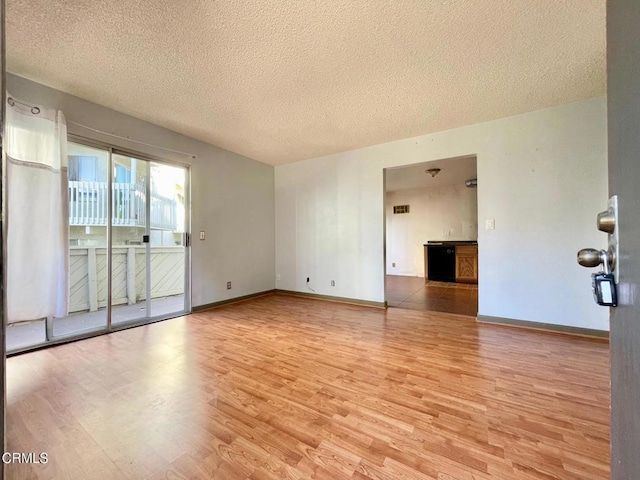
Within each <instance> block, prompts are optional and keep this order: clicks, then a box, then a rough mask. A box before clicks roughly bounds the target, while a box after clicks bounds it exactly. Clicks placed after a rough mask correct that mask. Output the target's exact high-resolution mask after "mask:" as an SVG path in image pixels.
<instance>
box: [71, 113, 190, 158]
mask: <svg viewBox="0 0 640 480" xmlns="http://www.w3.org/2000/svg"><path fill="white" fill-rule="evenodd" d="M67 123H72V124H73V125H76V126H77V127H81V128H86V129H87V130H91V131H92V132H95V133H99V134H101V135H107V136H109V137H114V138H119V139H121V140H126V141H127V142H133V143H137V144H139V145H145V146H147V147H151V148H156V149H158V150H164V151H165V152H171V153H177V154H178V155H185V156H187V157H191V158H196V156H195V155H193V154H191V153H186V152H181V151H179V150H172V149H171V148H165V147H159V146H158V145H153V144H151V143H146V142H141V141H140V140H134V139H133V138H129V137H123V136H122V135H116V134H115V133H109V132H104V131H102V130H98V129H97V128H92V127H89V126H87V125H83V124H82V123H78V122H72V121H70V120H69V121H67Z"/></svg>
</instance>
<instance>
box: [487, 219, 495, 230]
mask: <svg viewBox="0 0 640 480" xmlns="http://www.w3.org/2000/svg"><path fill="white" fill-rule="evenodd" d="M485 228H486V229H487V230H495V228H496V221H495V219H494V218H489V219H487V220H486V221H485Z"/></svg>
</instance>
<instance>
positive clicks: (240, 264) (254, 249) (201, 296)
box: [7, 74, 275, 306]
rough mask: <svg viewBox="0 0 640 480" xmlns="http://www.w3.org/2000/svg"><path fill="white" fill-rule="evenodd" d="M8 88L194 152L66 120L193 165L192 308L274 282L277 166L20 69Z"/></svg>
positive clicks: (91, 122) (97, 123)
mask: <svg viewBox="0 0 640 480" xmlns="http://www.w3.org/2000/svg"><path fill="white" fill-rule="evenodd" d="M7 91H8V92H9V93H10V94H11V95H14V96H15V97H17V98H19V99H22V100H25V101H28V102H33V103H37V104H40V105H44V106H46V107H49V108H58V109H60V110H62V111H63V112H64V114H65V116H66V118H67V122H77V123H80V124H83V125H86V126H89V127H91V128H94V129H97V130H100V131H103V132H109V133H112V134H115V135H119V136H123V137H130V138H132V139H135V140H138V141H141V142H145V143H148V144H150V145H154V146H158V147H164V148H168V149H171V150H176V151H178V152H185V153H189V154H192V155H195V158H191V157H190V156H185V155H182V154H178V153H171V152H167V151H165V150H160V149H157V148H152V147H149V146H145V145H141V144H140V143H136V142H129V141H127V140H123V139H118V138H115V137H112V136H108V135H103V134H99V133H96V132H93V131H91V130H87V129H84V128H80V127H78V126H76V125H74V124H73V123H69V125H68V131H69V133H71V134H77V135H82V136H84V137H87V138H90V139H93V140H98V141H103V142H106V143H110V144H113V145H115V146H119V147H122V148H128V149H131V150H134V151H138V152H141V153H146V154H150V155H155V156H157V157H161V158H164V159H166V160H170V161H174V162H179V163H182V164H187V165H190V166H191V205H192V211H191V221H192V227H191V228H192V232H194V235H193V248H192V303H193V306H199V305H206V304H208V303H213V302H217V301H220V300H225V299H228V298H234V297H239V296H242V295H249V294H251V293H257V292H262V291H265V290H271V289H273V288H274V281H275V272H274V263H275V262H274V242H275V233H274V190H273V188H274V187H273V184H274V171H273V167H272V166H270V165H266V164H263V163H260V162H256V161H254V160H251V159H248V158H246V157H243V156H241V155H238V154H235V153H232V152H229V151H226V150H222V149H220V148H217V147H214V146H212V145H209V144H206V143H203V142H200V141H197V140H194V139H191V138H189V137H186V136H184V135H180V134H178V133H175V132H172V131H170V130H167V129H165V128H161V127H158V126H156V125H152V124H150V123H147V122H143V121H141V120H138V119H136V118H133V117H130V116H127V115H124V114H122V113H119V112H116V111H114V110H110V109H108V108H105V107H102V106H100V105H96V104H94V103H91V102H87V101H85V100H81V99H79V98H77V97H73V96H71V95H67V94H65V93H63V92H60V91H58V90H54V89H51V88H48V87H45V86H43V85H40V84H37V83H34V82H31V81H29V80H26V79H24V78H21V77H17V76H15V75H11V74H9V75H7ZM194 101H197V99H195V98H194ZM211 128H215V125H212V126H211ZM8 188H11V186H10V185H9V186H8ZM200 230H204V231H205V232H206V240H204V241H200V240H198V235H197V234H198V232H199V231H200ZM227 281H231V282H232V285H233V288H232V289H231V290H227V289H226V282H227Z"/></svg>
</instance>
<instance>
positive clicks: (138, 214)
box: [69, 182, 178, 231]
mask: <svg viewBox="0 0 640 480" xmlns="http://www.w3.org/2000/svg"><path fill="white" fill-rule="evenodd" d="M111 206H112V210H111V212H112V220H111V221H112V224H113V225H124V226H140V227H144V226H145V189H144V185H141V184H131V183H113V184H112V194H111ZM177 207H178V202H177V201H176V200H175V199H172V198H167V197H163V196H161V195H158V194H157V193H153V192H152V193H151V228H159V229H163V230H172V231H175V230H176V228H177V224H178V218H177ZM106 224H107V183H106V182H69V225H106Z"/></svg>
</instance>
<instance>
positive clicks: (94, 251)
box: [69, 245, 185, 313]
mask: <svg viewBox="0 0 640 480" xmlns="http://www.w3.org/2000/svg"><path fill="white" fill-rule="evenodd" d="M69 248H70V251H69V275H70V279H69V290H70V291H69V313H73V312H82V311H92V312H93V311H96V310H98V309H99V308H104V307H106V306H107V249H106V248H104V247H100V248H98V247H69ZM146 255H147V253H146V246H144V245H142V246H139V245H136V246H123V247H113V248H112V263H113V266H112V272H113V274H112V275H113V280H112V289H113V291H112V295H111V303H112V305H123V304H129V305H133V304H135V303H137V302H139V301H141V300H145V299H146V283H147V278H146ZM184 258H185V249H184V247H180V246H177V247H151V298H162V297H168V296H171V295H180V294H183V293H184Z"/></svg>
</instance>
